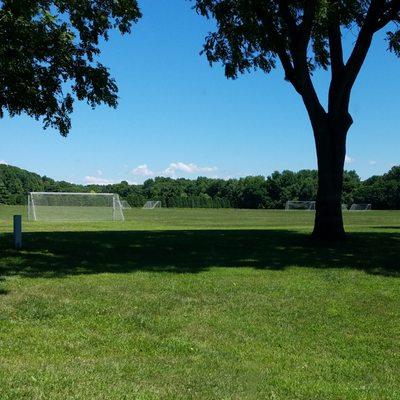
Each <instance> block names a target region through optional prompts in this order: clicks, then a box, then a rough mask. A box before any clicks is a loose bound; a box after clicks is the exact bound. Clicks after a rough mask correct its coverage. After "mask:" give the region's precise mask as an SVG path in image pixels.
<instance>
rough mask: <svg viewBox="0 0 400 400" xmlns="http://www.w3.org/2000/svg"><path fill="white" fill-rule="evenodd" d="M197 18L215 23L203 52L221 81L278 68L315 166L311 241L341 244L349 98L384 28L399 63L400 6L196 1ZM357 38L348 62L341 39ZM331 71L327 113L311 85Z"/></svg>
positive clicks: (389, 0) (371, 0) (322, 0)
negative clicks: (319, 72) (300, 106)
mask: <svg viewBox="0 0 400 400" xmlns="http://www.w3.org/2000/svg"><path fill="white" fill-rule="evenodd" d="M195 8H196V10H197V11H198V12H199V13H200V14H201V15H203V16H206V17H208V18H214V19H215V20H216V22H217V28H216V31H215V32H212V33H210V34H209V35H208V36H207V38H206V42H205V45H204V53H205V55H206V56H207V58H208V60H209V62H210V63H211V64H212V63H215V62H222V63H223V65H224V66H225V74H226V76H227V77H229V78H236V77H237V76H238V74H239V73H244V72H246V71H249V70H251V69H254V68H255V69H261V70H262V71H264V72H266V73H268V72H270V71H271V70H272V69H273V68H275V67H276V65H277V61H279V62H280V64H281V65H282V67H283V70H284V73H285V79H286V80H287V81H289V82H290V83H291V84H292V85H293V87H294V89H295V90H296V91H297V92H298V93H299V95H300V96H301V98H302V100H303V102H304V105H305V108H306V110H307V112H308V115H309V118H310V121H311V125H312V129H313V133H314V138H315V143H316V152H317V159H318V193H317V211H316V217H315V226H314V233H313V234H314V236H315V237H318V238H327V239H337V238H341V237H343V236H344V227H343V219H342V209H341V195H342V186H343V168H344V160H345V154H346V136H347V133H348V130H349V128H350V126H351V125H352V123H353V119H352V117H351V115H350V113H349V103H350V95H351V91H352V88H353V85H354V83H355V81H356V79H357V76H358V74H359V72H360V69H361V67H362V65H363V63H364V61H365V58H366V56H367V53H368V50H369V48H370V46H371V42H372V40H373V37H374V35H375V34H376V32H378V31H379V30H381V29H383V28H384V27H387V30H388V32H387V40H388V47H389V50H391V51H393V52H394V53H395V54H396V55H397V56H399V55H400V30H399V26H398V24H399V22H400V0H386V1H385V0H359V1H358V0H288V1H285V0H275V1H268V0H196V6H195ZM346 30H351V31H352V34H353V35H354V34H355V35H356V38H355V42H354V46H353V47H352V49H351V52H350V55H349V57H348V58H347V59H345V57H344V53H343V44H342V36H343V33H344V31H346ZM317 67H322V68H323V69H325V70H328V69H330V72H331V80H330V87H329V95H328V102H327V104H328V105H327V107H326V108H325V107H323V106H322V104H321V101H320V99H319V97H318V94H317V91H316V89H315V87H314V84H313V81H312V72H313V70H314V69H315V68H317Z"/></svg>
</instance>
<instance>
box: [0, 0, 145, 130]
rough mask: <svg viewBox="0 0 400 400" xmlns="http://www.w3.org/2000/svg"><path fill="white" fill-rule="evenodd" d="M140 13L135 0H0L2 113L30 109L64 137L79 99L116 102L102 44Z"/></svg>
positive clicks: (127, 28)
mask: <svg viewBox="0 0 400 400" xmlns="http://www.w3.org/2000/svg"><path fill="white" fill-rule="evenodd" d="M140 17H141V14H140V10H139V8H138V4H137V2H136V0H101V1H99V0H79V1H76V0H52V1H50V0H24V1H14V0H3V1H0V117H2V116H3V115H4V112H5V111H7V112H8V113H9V115H11V116H15V115H19V114H21V113H26V114H27V115H29V116H31V117H34V118H36V119H40V118H43V122H44V127H50V126H51V127H54V128H56V129H58V130H59V131H60V133H61V134H62V135H64V136H65V135H67V134H68V132H69V130H70V127H71V121H70V114H71V112H72V111H73V103H74V99H78V100H86V101H87V103H88V104H89V105H90V106H91V107H95V106H96V105H98V104H100V103H105V104H107V105H109V106H111V107H115V106H116V105H117V91H118V89H117V86H116V83H115V81H114V79H113V78H112V77H111V76H110V73H109V71H108V70H107V68H106V67H105V66H104V65H102V64H101V63H100V62H99V61H98V56H99V55H100V48H99V44H100V42H101V40H107V39H108V35H109V30H110V29H113V28H115V29H118V30H119V31H120V32H121V33H123V34H124V33H129V32H130V30H131V27H132V24H133V23H135V22H137V21H138V19H139V18H140Z"/></svg>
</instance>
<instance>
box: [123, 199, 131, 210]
mask: <svg viewBox="0 0 400 400" xmlns="http://www.w3.org/2000/svg"><path fill="white" fill-rule="evenodd" d="M121 205H122V208H123V209H124V210H128V209H129V208H132V207H131V205H130V204H129V203H128V202H127V201H126V200H121Z"/></svg>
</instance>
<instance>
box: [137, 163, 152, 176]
mask: <svg viewBox="0 0 400 400" xmlns="http://www.w3.org/2000/svg"><path fill="white" fill-rule="evenodd" d="M132 174H133V175H139V176H153V175H154V172H153V171H151V170H150V169H149V167H148V166H147V164H143V165H138V166H137V167H136V168H134V169H133V170H132Z"/></svg>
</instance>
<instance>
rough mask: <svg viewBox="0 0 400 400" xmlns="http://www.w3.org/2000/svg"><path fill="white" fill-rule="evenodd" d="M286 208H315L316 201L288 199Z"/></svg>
mask: <svg viewBox="0 0 400 400" xmlns="http://www.w3.org/2000/svg"><path fill="white" fill-rule="evenodd" d="M285 210H308V211H311V210H315V201H287V202H286V206H285Z"/></svg>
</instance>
